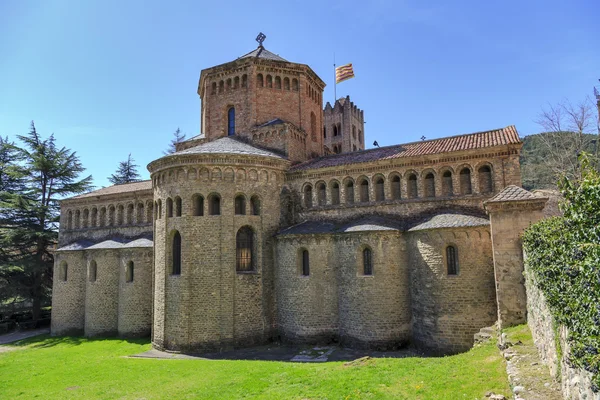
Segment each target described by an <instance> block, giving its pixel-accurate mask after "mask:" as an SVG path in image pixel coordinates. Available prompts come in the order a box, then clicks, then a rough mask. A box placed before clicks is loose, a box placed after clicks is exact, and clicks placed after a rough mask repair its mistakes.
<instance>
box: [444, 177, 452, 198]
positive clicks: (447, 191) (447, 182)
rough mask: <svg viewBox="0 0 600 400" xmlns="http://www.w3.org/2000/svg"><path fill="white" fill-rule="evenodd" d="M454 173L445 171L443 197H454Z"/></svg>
mask: <svg viewBox="0 0 600 400" xmlns="http://www.w3.org/2000/svg"><path fill="white" fill-rule="evenodd" d="M452 194H453V188H452V172H450V171H445V172H444V174H443V175H442V196H452Z"/></svg>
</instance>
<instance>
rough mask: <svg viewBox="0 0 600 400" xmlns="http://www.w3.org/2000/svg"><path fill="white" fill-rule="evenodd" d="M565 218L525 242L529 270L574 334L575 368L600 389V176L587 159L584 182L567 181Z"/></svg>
mask: <svg viewBox="0 0 600 400" xmlns="http://www.w3.org/2000/svg"><path fill="white" fill-rule="evenodd" d="M559 186H560V188H561V192H562V194H563V196H564V197H565V201H564V202H563V203H562V204H561V210H562V211H563V212H564V216H563V217H554V218H550V219H546V220H542V221H540V222H538V223H537V224H534V225H532V226H531V227H530V228H529V229H528V230H527V231H526V232H525V234H524V236H523V244H524V248H525V251H526V252H527V260H526V263H527V268H528V269H529V270H530V271H531V272H532V274H533V277H534V279H535V281H536V284H537V285H538V287H539V288H540V289H541V291H542V292H543V293H544V295H545V296H546V300H547V302H548V306H549V308H550V310H551V312H552V314H553V316H554V318H555V321H556V323H558V324H562V325H565V326H566V327H567V328H568V329H569V337H568V338H567V340H568V341H569V344H570V346H571V354H570V357H569V359H568V360H567V361H568V362H569V363H570V364H571V365H572V366H574V367H578V368H583V369H585V370H587V371H590V372H591V373H592V374H593V375H594V378H593V387H592V389H593V390H594V391H595V392H597V391H598V390H599V388H600V374H599V369H600V175H599V174H598V172H597V171H596V170H595V169H594V168H592V167H591V165H590V164H589V162H588V161H587V159H585V158H583V159H582V177H581V179H580V180H578V181H574V180H566V179H563V180H562V181H561V182H560V183H559Z"/></svg>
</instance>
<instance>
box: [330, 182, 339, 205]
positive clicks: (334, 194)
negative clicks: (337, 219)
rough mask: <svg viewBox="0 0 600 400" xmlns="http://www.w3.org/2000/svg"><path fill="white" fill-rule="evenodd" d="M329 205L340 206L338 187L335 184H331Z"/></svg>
mask: <svg viewBox="0 0 600 400" xmlns="http://www.w3.org/2000/svg"><path fill="white" fill-rule="evenodd" d="M331 204H333V205H338V204H340V185H339V184H338V183H337V182H333V183H332V184H331Z"/></svg>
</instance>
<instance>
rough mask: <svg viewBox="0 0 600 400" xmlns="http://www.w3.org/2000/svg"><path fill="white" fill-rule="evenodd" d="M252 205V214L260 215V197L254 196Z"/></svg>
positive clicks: (251, 200)
mask: <svg viewBox="0 0 600 400" xmlns="http://www.w3.org/2000/svg"><path fill="white" fill-rule="evenodd" d="M250 207H251V208H252V215H260V199H259V198H258V196H252V198H251V199H250Z"/></svg>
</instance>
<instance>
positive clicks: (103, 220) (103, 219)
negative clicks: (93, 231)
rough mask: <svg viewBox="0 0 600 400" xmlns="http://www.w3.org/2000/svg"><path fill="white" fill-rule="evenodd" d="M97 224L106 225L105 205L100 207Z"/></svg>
mask: <svg viewBox="0 0 600 400" xmlns="http://www.w3.org/2000/svg"><path fill="white" fill-rule="evenodd" d="M98 226H100V227H104V226H106V207H102V208H101V209H100V217H98Z"/></svg>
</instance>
